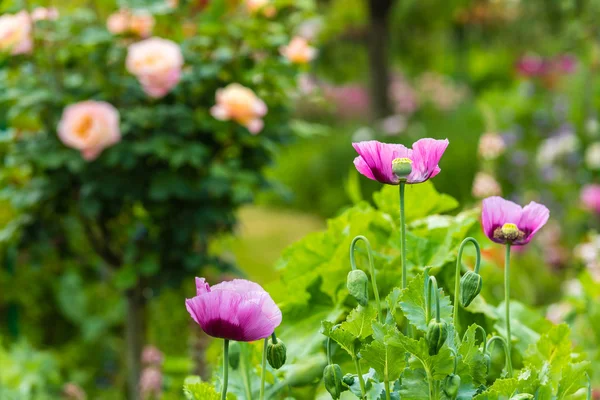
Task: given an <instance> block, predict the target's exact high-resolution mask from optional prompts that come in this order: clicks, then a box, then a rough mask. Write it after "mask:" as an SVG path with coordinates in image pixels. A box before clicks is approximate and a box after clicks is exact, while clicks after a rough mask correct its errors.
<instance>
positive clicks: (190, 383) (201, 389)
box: [183, 377, 235, 400]
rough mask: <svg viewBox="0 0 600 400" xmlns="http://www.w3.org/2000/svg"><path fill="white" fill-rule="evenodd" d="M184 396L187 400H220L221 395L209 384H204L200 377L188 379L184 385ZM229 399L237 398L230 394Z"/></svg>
mask: <svg viewBox="0 0 600 400" xmlns="http://www.w3.org/2000/svg"><path fill="white" fill-rule="evenodd" d="M183 394H184V395H185V397H186V399H187V400H220V399H221V396H220V394H219V393H218V392H217V391H216V390H215V388H214V387H213V386H212V385H210V384H209V383H206V382H202V381H201V380H200V378H199V377H187V378H185V381H184V383H183ZM227 398H228V399H234V398H235V396H233V395H231V394H228V395H227Z"/></svg>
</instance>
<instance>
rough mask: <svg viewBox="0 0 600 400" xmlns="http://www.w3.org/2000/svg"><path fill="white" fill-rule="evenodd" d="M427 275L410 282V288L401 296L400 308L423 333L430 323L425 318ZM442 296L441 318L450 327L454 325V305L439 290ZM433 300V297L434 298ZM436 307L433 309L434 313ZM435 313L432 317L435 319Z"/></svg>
mask: <svg viewBox="0 0 600 400" xmlns="http://www.w3.org/2000/svg"><path fill="white" fill-rule="evenodd" d="M424 287H425V274H419V275H417V276H415V277H414V278H413V279H411V280H410V281H409V282H408V286H407V287H406V289H404V290H403V291H402V293H401V295H400V308H402V311H403V312H404V315H405V316H406V318H407V319H408V320H409V321H410V323H411V324H412V325H414V326H415V327H416V328H417V329H419V330H420V331H422V332H425V331H427V324H428V323H429V321H427V320H426V318H425V312H426V307H425V290H424ZM438 293H439V296H440V317H441V319H442V320H444V321H446V322H447V323H448V325H450V324H452V303H451V302H450V297H448V296H446V295H444V291H443V289H441V288H440V289H438ZM432 298H433V296H432ZM434 309H435V307H432V311H433V310H434ZM433 315H434V314H433V312H432V313H431V316H432V317H433Z"/></svg>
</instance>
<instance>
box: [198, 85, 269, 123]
mask: <svg viewBox="0 0 600 400" xmlns="http://www.w3.org/2000/svg"><path fill="white" fill-rule="evenodd" d="M216 99H217V104H216V105H215V106H214V107H212V108H211V109H210V113H211V115H212V116H213V117H215V118H216V119H218V120H220V121H229V120H234V121H236V122H237V123H239V124H240V125H243V126H245V127H246V128H248V130H249V131H250V133H252V134H254V135H256V134H257V133H259V132H260V131H261V130H262V129H263V126H264V123H263V120H262V117H264V116H265V115H266V114H267V105H266V104H265V103H264V101H262V100H261V99H259V98H258V97H257V96H256V94H254V92H253V91H252V90H250V89H248V88H247V87H244V86H242V85H240V84H238V83H232V84H230V85H228V86H227V87H226V88H224V89H219V90H217V95H216Z"/></svg>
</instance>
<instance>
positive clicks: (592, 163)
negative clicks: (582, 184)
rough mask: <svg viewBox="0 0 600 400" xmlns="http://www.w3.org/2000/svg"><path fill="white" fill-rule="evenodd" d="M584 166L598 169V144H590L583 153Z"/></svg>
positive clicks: (599, 149) (599, 153)
mask: <svg viewBox="0 0 600 400" xmlns="http://www.w3.org/2000/svg"><path fill="white" fill-rule="evenodd" d="M585 164H586V165H587V167H588V168H589V169H592V170H598V169H600V142H595V143H592V144H591V145H590V146H589V147H588V148H587V150H586V151H585Z"/></svg>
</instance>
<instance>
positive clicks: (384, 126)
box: [380, 115, 406, 136]
mask: <svg viewBox="0 0 600 400" xmlns="http://www.w3.org/2000/svg"><path fill="white" fill-rule="evenodd" d="M380 125H381V130H382V131H383V132H384V133H385V134H386V135H388V136H391V135H397V134H399V133H402V132H403V131H404V130H405V129H406V117H404V115H390V116H389V117H387V118H384V119H382V120H381V122H380Z"/></svg>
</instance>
